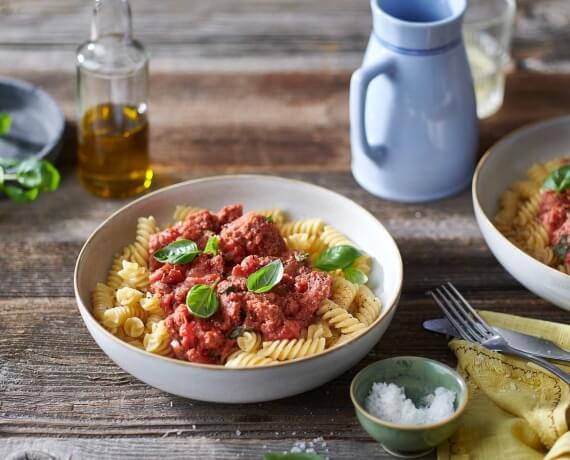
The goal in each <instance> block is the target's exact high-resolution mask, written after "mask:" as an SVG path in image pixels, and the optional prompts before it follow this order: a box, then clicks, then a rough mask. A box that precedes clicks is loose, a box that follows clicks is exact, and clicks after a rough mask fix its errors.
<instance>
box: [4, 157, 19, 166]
mask: <svg viewBox="0 0 570 460" xmlns="http://www.w3.org/2000/svg"><path fill="white" fill-rule="evenodd" d="M18 163H19V161H18V160H16V159H14V158H3V157H0V166H2V167H3V168H5V169H10V168H13V167H14V166H16V165H17V164H18Z"/></svg>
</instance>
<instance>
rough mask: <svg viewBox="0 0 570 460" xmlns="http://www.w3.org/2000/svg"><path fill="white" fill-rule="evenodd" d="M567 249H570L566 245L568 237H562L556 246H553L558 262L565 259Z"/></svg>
mask: <svg viewBox="0 0 570 460" xmlns="http://www.w3.org/2000/svg"><path fill="white" fill-rule="evenodd" d="M568 249H570V247H569V245H568V237H567V236H566V235H563V236H562V237H561V238H560V241H558V244H557V245H556V246H554V253H555V254H556V255H557V256H558V258H559V259H560V260H562V261H563V260H564V259H566V255H567V254H568Z"/></svg>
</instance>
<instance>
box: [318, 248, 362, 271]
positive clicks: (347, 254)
mask: <svg viewBox="0 0 570 460" xmlns="http://www.w3.org/2000/svg"><path fill="white" fill-rule="evenodd" d="M361 255H362V252H361V251H359V250H358V249H356V248H355V247H353V246H349V245H347V244H341V245H339V246H333V247H332V248H328V249H325V250H324V251H323V252H321V253H320V254H319V256H318V257H317V260H316V261H315V267H317V268H318V269H320V270H324V271H326V272H330V271H333V270H337V269H339V268H340V269H341V270H342V269H345V268H348V267H350V266H351V265H352V263H353V262H354V261H355V260H356V259H358V258H359V257H360V256H361Z"/></svg>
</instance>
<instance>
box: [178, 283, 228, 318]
mask: <svg viewBox="0 0 570 460" xmlns="http://www.w3.org/2000/svg"><path fill="white" fill-rule="evenodd" d="M216 284H217V283H215V284H214V285H212V286H207V285H206V284H196V285H195V286H192V289H190V291H189V292H188V295H187V296H186V306H187V307H188V310H189V311H190V313H191V314H192V315H194V316H196V317H198V318H209V317H210V316H212V315H213V314H214V313H216V312H217V311H218V308H219V307H220V301H219V300H218V297H217V296H216V293H215V289H216Z"/></svg>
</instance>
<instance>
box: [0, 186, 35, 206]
mask: <svg viewBox="0 0 570 460" xmlns="http://www.w3.org/2000/svg"><path fill="white" fill-rule="evenodd" d="M2 191H3V192H4V193H5V194H6V195H7V196H8V198H10V199H11V200H12V201H15V202H16V203H29V202H30V201H34V200H35V199H36V198H37V197H38V189H37V188H31V189H27V190H26V189H23V188H20V187H18V186H17V185H6V184H4V185H3V186H2Z"/></svg>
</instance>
